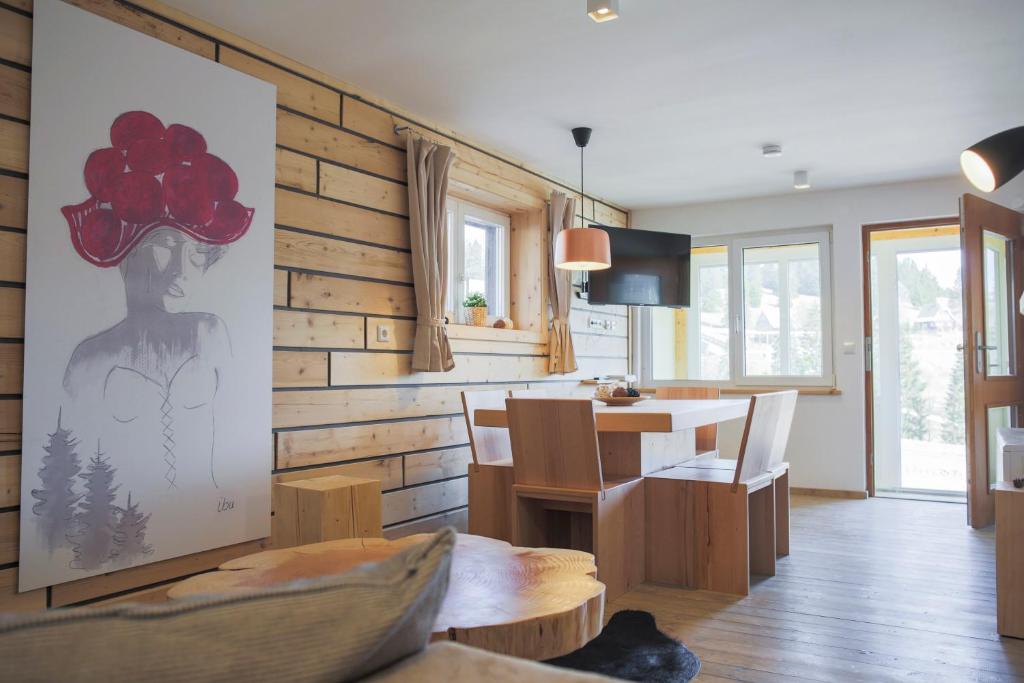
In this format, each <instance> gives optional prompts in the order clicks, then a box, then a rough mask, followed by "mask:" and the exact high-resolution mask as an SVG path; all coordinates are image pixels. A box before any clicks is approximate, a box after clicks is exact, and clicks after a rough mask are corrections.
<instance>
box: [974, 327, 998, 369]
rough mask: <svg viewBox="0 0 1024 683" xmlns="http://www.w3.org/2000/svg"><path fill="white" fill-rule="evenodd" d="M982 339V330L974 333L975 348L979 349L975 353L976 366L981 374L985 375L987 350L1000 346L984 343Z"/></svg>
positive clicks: (993, 349)
mask: <svg viewBox="0 0 1024 683" xmlns="http://www.w3.org/2000/svg"><path fill="white" fill-rule="evenodd" d="M981 340H982V337H981V330H978V331H977V332H975V333H974V348H975V349H976V350H977V353H975V354H974V367H975V369H977V371H978V374H979V375H984V374H985V361H986V356H985V352H987V351H995V350H996V349H998V348H999V347H998V346H992V345H990V344H983V343H982V341H981Z"/></svg>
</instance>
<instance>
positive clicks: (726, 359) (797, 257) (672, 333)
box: [637, 230, 833, 386]
mask: <svg viewBox="0 0 1024 683" xmlns="http://www.w3.org/2000/svg"><path fill="white" fill-rule="evenodd" d="M694 241H695V246H694V247H693V249H692V251H691V254H690V295H691V296H690V303H691V305H690V308H688V309H669V308H649V309H645V311H644V314H643V317H642V320H641V326H642V327H641V335H640V337H641V340H642V343H641V346H638V347H637V348H638V349H639V351H640V358H641V367H640V370H641V374H642V376H643V381H644V382H645V383H654V384H657V383H665V382H669V383H670V382H673V381H675V382H679V381H687V380H688V381H710V382H718V383H726V384H732V385H737V386H744V385H746V386H758V385H765V384H800V385H805V384H810V385H826V386H827V385H831V384H832V382H833V376H832V344H831V340H832V330H831V319H830V314H831V304H830V302H831V294H830V284H831V279H830V278H831V275H830V265H831V253H830V236H829V232H828V231H822V230H816V231H799V232H793V233H789V234H785V235H779V234H763V235H743V236H740V237H719V238H715V241H714V242H708V241H706V240H701V239H700V238H695V240H694ZM701 242H703V244H704V245H706V246H701V245H700V243H701Z"/></svg>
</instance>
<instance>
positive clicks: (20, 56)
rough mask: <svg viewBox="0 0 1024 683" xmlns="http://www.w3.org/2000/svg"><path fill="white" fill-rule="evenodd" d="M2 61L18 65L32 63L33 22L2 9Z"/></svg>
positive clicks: (0, 35)
mask: <svg viewBox="0 0 1024 683" xmlns="http://www.w3.org/2000/svg"><path fill="white" fill-rule="evenodd" d="M0 59H6V60H7V61H9V62H15V63H17V64H26V65H28V64H31V63H32V20H31V19H29V18H28V17H26V16H23V15H21V14H18V13H17V12H12V11H10V10H8V9H2V8H0Z"/></svg>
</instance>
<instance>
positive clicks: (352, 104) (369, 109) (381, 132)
mask: <svg viewBox="0 0 1024 683" xmlns="http://www.w3.org/2000/svg"><path fill="white" fill-rule="evenodd" d="M341 125H343V126H345V128H348V129H349V130H354V131H358V132H360V133H362V134H363V135H369V136H370V137H371V138H376V139H377V140H380V141H381V142H386V143H388V144H389V145H394V146H396V147H401V148H403V149H405V136H404V135H402V134H399V133H396V132H395V126H396V125H402V126H404V125H408V122H407V121H405V120H404V119H401V118H397V117H395V116H393V115H391V114H388V113H387V112H385V111H381V110H380V109H378V108H376V107H374V106H373V105H370V104H367V103H365V102H363V101H361V100H359V99H357V98H355V97H350V96H349V95H345V96H344V97H343V98H342V116H341Z"/></svg>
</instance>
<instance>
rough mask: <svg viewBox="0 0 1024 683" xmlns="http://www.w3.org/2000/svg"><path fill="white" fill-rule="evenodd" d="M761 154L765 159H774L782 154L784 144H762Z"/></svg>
mask: <svg viewBox="0 0 1024 683" xmlns="http://www.w3.org/2000/svg"><path fill="white" fill-rule="evenodd" d="M761 156H763V157H764V158H765V159H774V158H775V157H781V156H782V145H761Z"/></svg>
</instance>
